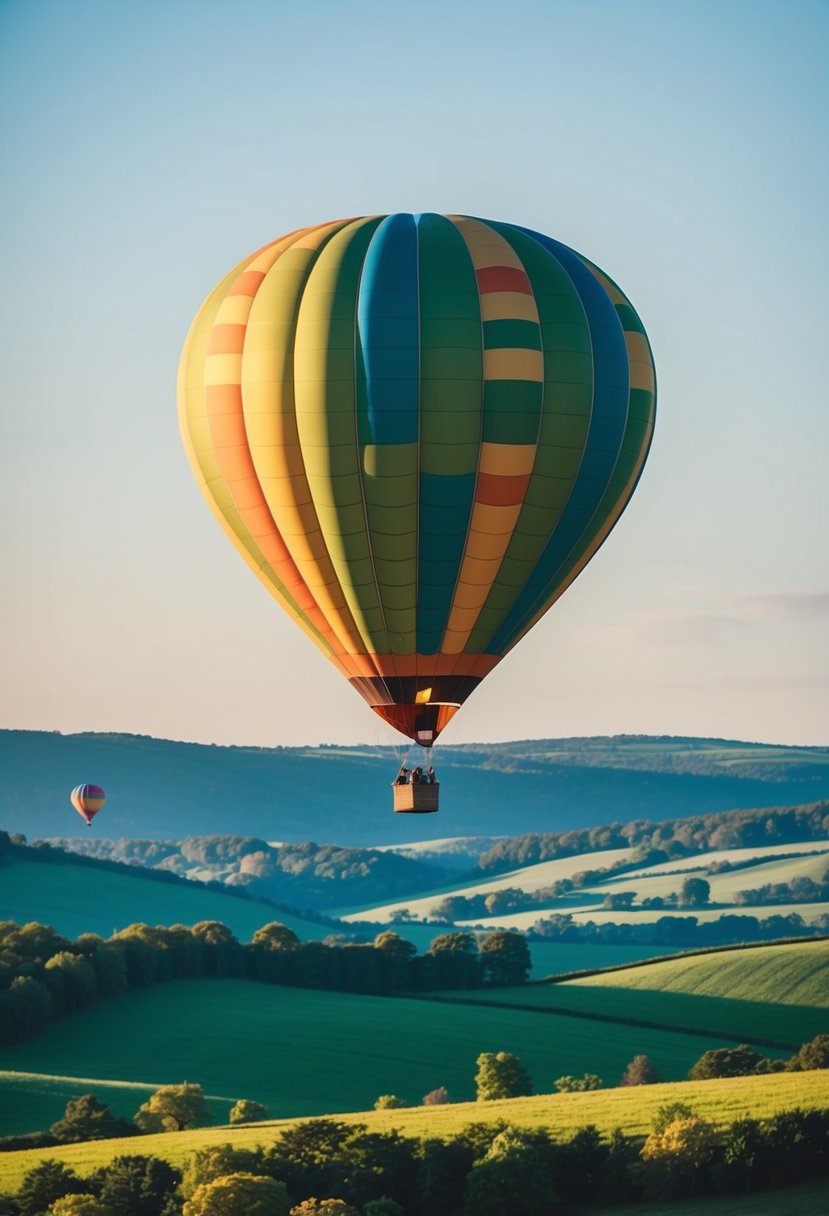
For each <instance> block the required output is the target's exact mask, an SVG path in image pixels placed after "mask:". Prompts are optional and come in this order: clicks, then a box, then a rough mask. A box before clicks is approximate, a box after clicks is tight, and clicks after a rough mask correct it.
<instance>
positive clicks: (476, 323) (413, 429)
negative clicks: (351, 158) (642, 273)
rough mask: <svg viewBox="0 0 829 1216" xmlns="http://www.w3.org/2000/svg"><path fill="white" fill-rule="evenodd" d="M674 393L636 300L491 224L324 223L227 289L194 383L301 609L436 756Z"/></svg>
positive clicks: (253, 263)
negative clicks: (661, 389) (657, 363)
mask: <svg viewBox="0 0 829 1216" xmlns="http://www.w3.org/2000/svg"><path fill="white" fill-rule="evenodd" d="M655 401H656V387H655V373H654V366H653V360H652V357H651V351H650V346H649V343H648V340H647V337H646V335H645V331H644V329H643V326H642V323H641V322H640V320H639V318H638V316H637V314H636V312H635V311H634V309H633V307H632V305H631V303H630V301H629V300H628V299H627V297H626V296H625V295H624V294H623V293H622V291H621V290H620V289H619V288H618V287H617V286H616V284H615V283H613V282H612V280H610V279H609V278H608V277H607V275H605V274H604V273H603V272H602V271H601V270H599V269H598V267H596V266H595V265H593V263H591V262H589V261H588V260H587V259H586V258H584V257H582V256H581V255H580V254H577V253H576V252H574V251H573V250H572V249H570V248H568V247H567V246H566V245H562V244H561V243H560V242H558V241H555V240H553V239H552V238H551V237H547V236H543V235H541V234H539V233H536V232H533V231H530V230H529V229H526V228H520V227H517V226H515V225H511V224H504V223H499V222H494V221H489V220H480V219H475V218H472V217H469V216H459V215H453V216H443V215H435V214H424V215H408V214H397V215H389V216H382V215H381V216H369V217H362V218H358V219H349V220H338V221H335V222H332V223H327V224H320V225H317V226H315V227H311V228H305V229H301V230H299V231H297V232H293V233H291V234H289V235H288V236H285V237H282V238H280V239H279V240H276V241H274V242H273V243H271V244H269V245H267V246H265V247H264V248H263V249H261V250H259V251H258V252H257V253H255V254H252V255H251V256H249V257H248V258H245V259H244V260H243V261H242V262H240V263H239V265H238V266H236V267H235V268H234V269H233V270H231V271H230V273H229V274H228V275H227V276H226V277H225V278H224V279H223V280H222V282H221V283H220V284H219V285H218V286H217V287H216V288H215V290H214V291H213V292H212V293H211V294H210V295H209V296H208V298H207V300H206V301H205V303H204V305H203V306H202V308H201V310H200V312H199V313H198V315H197V317H196V320H195V322H194V324H193V326H192V328H191V331H190V334H189V336H188V339H187V342H186V345H185V348H184V352H183V354H182V359H181V365H180V372H179V416H180V422H181V429H182V434H183V438H184V443H185V447H186V449H187V452H188V456H189V458H190V462H191V465H192V467H193V471H194V473H195V475H196V478H197V480H198V482H199V484H200V486H201V488H202V491H203V493H204V494H205V497H206V498H207V500H208V502H209V504H210V506H211V507H212V509H213V511H214V513H215V514H216V516H217V518H218V519H219V522H220V523H221V524H222V526H223V527H224V529H225V531H226V532H227V534H228V535H229V537H230V538H231V540H232V541H233V543H234V544H235V545H236V547H237V549H238V550H239V552H240V553H241V554H242V556H243V557H244V558H245V560H246V561H247V562H248V564H249V565H250V567H251V568H252V569H253V571H254V572H255V573H256V575H257V577H258V578H260V579H261V580H262V582H263V583H264V584H265V586H266V587H267V588H268V590H269V591H270V592H271V594H272V595H273V596H274V597H275V598H276V600H277V601H278V602H279V603H280V604H281V605H282V607H283V608H284V609H285V611H286V612H288V614H289V615H290V616H291V617H292V618H293V619H294V620H295V621H296V622H297V624H298V625H299V626H300V627H301V628H302V629H303V630H304V631H305V633H306V634H307V635H308V636H309V637H310V638H311V639H312V641H314V642H315V644H316V645H317V646H318V647H319V649H320V650H321V651H322V652H323V653H324V654H325V655H326V657H327V658H329V659H330V660H331V662H332V663H334V665H335V666H336V667H337V668H338V669H339V670H340V672H341V673H342V674H343V675H344V676H345V677H346V678H347V679H348V680H349V681H350V682H351V684H352V685H353V686H354V688H355V689H356V690H357V691H358V692H360V693H361V695H362V696H363V697H364V698H365V700H366V701H367V702H368V704H369V705H370V706H371V707H372V708H373V709H374V710H375V711H376V712H377V713H378V714H380V716H381V717H383V718H384V719H385V720H386V721H388V722H390V723H391V724H392V725H393V726H395V727H396V728H397V729H398V730H400V731H402V732H403V733H404V734H406V735H408V736H410V737H411V738H412V739H415V740H416V741H418V742H421V743H424V744H426V745H427V746H428V745H429V744H431V743H432V742H434V740H435V739H436V738H437V736H438V734H439V733H440V731H441V730H442V729H443V728H444V726H445V725H446V723H447V722H448V721H449V720H450V718H451V717H452V716H453V714H454V713H455V712H456V710H457V709H458V708H459V706H460V705H461V704H462V703H463V702H464V701H465V700H466V698H467V697H468V696H469V694H470V693H471V692H472V691H473V690H474V689H475V688H476V687H477V685H478V684H479V683H480V681H481V680H482V679H483V678H484V677H485V676H486V675H487V674H488V673H489V672H490V671H491V670H492V669H493V668H494V667H495V666H496V664H497V663H499V662H500V660H501V659H502V658H503V657H504V655H506V654H507V653H508V652H509V651H510V650H511V649H512V647H513V646H515V644H516V643H517V642H518V641H520V639H521V638H522V637H523V636H524V634H525V633H526V632H527V631H528V630H529V629H530V628H532V626H533V625H534V624H535V622H536V621H537V620H538V619H539V618H540V617H541V616H542V615H543V614H544V613H545V612H546V611H547V609H548V608H549V607H550V606H551V605H552V604H553V603H554V602H555V601H556V599H558V597H559V596H560V595H561V594H562V593H563V591H564V590H565V589H566V588H567V587H568V586H569V584H570V583H571V582H572V581H573V579H574V578H576V576H577V575H578V574H579V572H580V571H581V570H582V569H583V568H584V566H585V565H586V563H587V562H588V561H589V560H590V558H591V557H592V556H593V554H594V553H595V552H596V550H597V549H598V548H599V546H600V545H601V544H602V543H603V541H604V540H605V538H606V537H607V535H608V533H609V532H610V530H611V529H612V527H613V526H614V524H615V523H616V521H617V519H618V518H619V516H620V514H621V513H622V511H623V510H624V507H625V505H626V504H627V502H628V500H629V498H630V496H631V494H632V492H633V490H634V487H635V486H636V483H637V480H638V478H639V475H640V473H641V471H642V467H643V464H644V462H645V458H646V455H647V452H648V448H649V445H650V441H651V435H652V431H653V420H654V412H655Z"/></svg>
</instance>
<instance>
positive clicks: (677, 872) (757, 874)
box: [338, 840, 829, 929]
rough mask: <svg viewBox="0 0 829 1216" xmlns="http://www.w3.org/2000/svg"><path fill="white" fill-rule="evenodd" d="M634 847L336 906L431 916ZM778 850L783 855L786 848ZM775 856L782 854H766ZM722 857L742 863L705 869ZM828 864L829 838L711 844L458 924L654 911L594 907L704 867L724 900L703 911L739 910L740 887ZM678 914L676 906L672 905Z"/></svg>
mask: <svg viewBox="0 0 829 1216" xmlns="http://www.w3.org/2000/svg"><path fill="white" fill-rule="evenodd" d="M632 852H633V849H605V850H603V851H601V852H596V853H580V854H578V855H577V856H574V857H562V858H557V859H556V860H554V861H543V862H539V863H538V864H536V865H531V866H523V867H521V868H520V869H515V870H510V871H508V872H506V873H504V874H498V875H497V876H496V877H493V878H484V879H482V880H481V881H479V882H471V883H470V882H469V879H468V878H467V879H466V880H459V881H458V882H456V883H454V884H453V885H450V886H446V887H441V888H439V889H436V890H434V891H430V892H429V893H428V894H425V895H422V896H412V897H406V898H401V899H399V900H397V901H395V902H394V903H386V904H380V905H375V906H370V905H367V906H365V907H362V908H344V909H340V910H339V911H338V915H341V916H342V918H343V920H345V921H348V922H352V923H353V922H359V921H360V920H361V919H363V918H368V917H370V918H371V921H372V923H376V924H386V923H388V922H389V921H390V920H391V919H392V918H393V917H394V916H395V915H396V914H397V913H398V912H399V911H400V909H401V908H406V909H408V911H409V912H410V913H411V915H412V916H415V917H419V918H423V917H428V916H429V915H430V913H431V910H432V908H433V907H434V905H435V904H437V903H439V902H440V900H441V899H442V898H443V897H444V896H446V895H463V896H467V897H470V896H473V895H487V894H489V893H490V892H492V891H498V890H502V889H503V888H505V887H517V888H519V889H520V890H522V891H527V892H533V891H537V890H539V889H540V888H542V887H546V886H549V885H550V884H551V883H553V882H556V881H558V880H559V879H563V878H569V877H571V876H572V875H573V874H576V873H578V872H579V871H580V870H595V869H602V868H604V867H606V866H611V865H615V864H617V863H618V862H620V861H624V860H625V859H626V858H627V857H629V856H630V854H631V853H632ZM781 854H782V855H783V856H781ZM769 858H776V859H777V860H769ZM718 861H729V862H731V863H733V864H739V865H740V869H738V870H735V871H729V872H726V873H724V874H715V875H710V876H708V875H707V868H708V866H710V865H712V864H713V863H714V862H718ZM827 869H829V840H819V841H807V842H804V843H799V844H784V845H770V846H768V847H761V846H757V847H754V848H744V849H720V850H717V851H714V852H709V853H702V854H699V855H698V856H695V857H683V858H679V859H677V860H676V861H673V862H660V863H657V864H656V865H653V866H643V867H641V868H639V869H636V870H632V871H630V872H629V873H627V874H623V875H621V876H620V877H618V878H611V879H608V880H607V881H605V882H601V883H598V884H594V885H593V886H590V887H586V888H584V889H583V890H580V891H578V892H575V893H574V894H573V896H572V897H566V898H564V899H559V900H553V901H551V902H550V904H549V906H545V907H538V908H530V909H528V910H526V911H523V912H515V913H507V914H502V915H500V916H495V917H488V918H478V919H477V920H475V919H472V920H462V921H459V922H458V924H460V925H472V924H481V925H484V926H486V927H487V928H499V927H505V928H516V929H527V928H529V926H530V925H532V924H533V923H534V922H535V921H536V920H538V919H539V917H541V916H543V915H544V912H545V910H546V911H556V912H572V913H573V915H574V916H575V917H576V919H585V918H588V917H589V918H590V919H593V920H597V921H600V920H601V919H605V920H615V921H617V922H621V921H625V920H636V919H643V918H644V919H656V918H657V917H659V916H661V915H664V912H662V911H656V910H649V911H648V912H647V913H644V912H637V911H636V910H635V909H634V911H633V912H632V913H629V912H628V911H627V910H615V911H613V912H607V913H604V912H600V911H598V910H597V909H598V908H599V906H600V905H601V903H602V900H603V899H604V897H605V895H608V894H612V893H614V892H618V891H631V890H632V891H636V903H637V904H638V903H639V902H641V900H642V899H644V898H646V897H653V896H656V895H658V896H662V897H664V896H666V895H670V894H672V893H673V892H675V891H677V890H679V888H680V887H681V886H682V883H683V881H684V879H685V878H687V877H689V876H691V875H702V876H705V877H706V878H707V881H708V882H709V883H710V886H711V902H712V903H713V904H717V905H722V907H719V906H718V907H717V908H716V909H710V910H708V911H704V912H703V914H702V919H706V918H708V919H710V918H712V917H716V916H719V915H721V912H722V911H723V909H724V908H728V909H729V910H734V909H733V907H732V905H733V902H734V898H735V894H736V892H737V891H742V890H744V889H746V888H749V887H758V886H762V885H763V884H764V883H768V882H789V881H791V880H792V879H793V878H796V877H800V876H803V877H808V878H812V879H814V880H816V881H817V880H818V879H820V878H822V877H823V875H824V874H825V873H826V871H827ZM826 906H827V905H820V906H817V907H815V906H814V905H797V908H798V909H799V910H800V911H801V914H802V915H805V912H804V909H805V910H806V912H808V913H809V914H812V913H813V912H815V911H818V912H820V911H824V910H825V907H826ZM739 910H740V911H744V912H745V913H746V914H747V915H753V916H758V917H760V918H762V917H764V916H769V915H772V914H774V913H775V912H777V911H779V910H780V909H778V908H775V907H773V906H771V905H768V906H763V907H759V908H758V907H751V908H748V907H747V908H740V909H739ZM669 911H671V912H672V914H673V910H669Z"/></svg>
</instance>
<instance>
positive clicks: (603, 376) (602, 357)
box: [486, 225, 630, 655]
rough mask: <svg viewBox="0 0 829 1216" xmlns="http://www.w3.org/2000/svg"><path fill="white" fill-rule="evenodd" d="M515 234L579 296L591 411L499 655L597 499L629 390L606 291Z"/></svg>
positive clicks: (556, 574)
mask: <svg viewBox="0 0 829 1216" xmlns="http://www.w3.org/2000/svg"><path fill="white" fill-rule="evenodd" d="M516 227H518V226H517V225H516ZM519 231H520V232H525V233H526V234H527V235H528V236H531V237H532V238H533V239H534V240H536V241H538V243H539V244H540V245H541V246H542V247H543V248H544V249H546V250H547V251H548V253H550V254H552V256H553V257H554V258H555V259H556V260H557V261H558V262H559V264H560V265H561V266H562V267H563V268H564V270H565V271H566V272H567V273H568V274H569V276H570V278H571V280H572V282H573V285H574V286H575V288H576V291H577V292H578V293H579V296H580V297H581V302H582V306H583V308H584V311H585V314H586V316H587V323H588V326H589V329H590V339H591V342H592V345H593V365H594V385H593V412H592V414H591V417H590V429H589V431H588V435H587V443H586V446H585V450H584V455H583V457H582V462H581V467H580V469H579V472H578V476H577V477H576V481H575V484H574V486H573V490H572V493H571V495H570V498H569V500H568V503H567V506H566V507H565V509H564V512H563V513H562V516H561V519H560V520H559V523H558V526H557V527H556V530H555V532H554V533H553V535H552V536H551V537H550V540H549V541H548V542H547V545H546V547H545V549H544V552H543V553H542V554H541V557H540V558H539V560H538V562H537V564H536V566H535V569H534V570H533V572H532V574H531V575H530V577H529V579H528V580H527V582H526V583H525V585H524V587H523V589H522V591H521V592H520V594H519V595H518V597H517V599H516V601H515V603H514V604H513V606H512V608H511V609H510V611H509V612H508V614H507V616H506V617H505V618H504V620H503V621H502V622H501V625H500V626H499V628H498V630H497V631H496V633H495V634H494V636H493V638H492V640H491V642H490V643H489V645H488V646H487V648H486V649H487V653H488V654H499V655H500V654H503V653H504V652H505V651H507V650H508V649H509V648H510V646H512V645H514V643H515V642H516V640H517V639H518V637H519V635H520V634H521V633H522V631H523V630H524V629H525V628H526V626H527V625H528V624H529V622H530V621H531V620H532V618H533V616H535V614H536V612H538V611H539V609H540V608H542V607H543V605H544V603H545V602H546V601H547V600H548V599H549V597H550V596H551V595H552V594H553V592H554V591H555V588H556V583H557V581H558V580H559V579H560V577H561V574H562V567H564V566H565V564H566V563H567V560H568V558H569V557H570V555H571V554H572V552H573V549H574V548H575V546H576V545H577V544H578V542H579V539H580V538H581V536H582V535H583V533H584V530H585V528H586V527H587V526H588V524H589V523H590V521H591V519H592V518H593V515H594V514H595V512H596V509H597V507H598V506H599V503H600V502H601V500H602V497H603V495H604V493H605V490H606V489H607V486H608V482H609V481H610V478H611V476H612V474H613V469H614V466H615V464H616V461H617V459H618V456H619V450H620V448H621V444H622V438H623V436H624V432H625V424H626V422H627V411H628V398H629V386H630V369H629V366H628V356H627V346H626V344H625V335H624V331H623V329H622V326H621V323H620V321H619V317H618V315H617V313H616V309H615V307H614V305H613V301H612V300H611V299H610V297H609V296H608V294H607V292H606V291H605V290H604V288H603V287H602V286H601V284H600V283H599V282H598V280H597V279H596V278H595V277H594V275H593V274H592V273H591V272H590V271H589V270H588V269H587V267H586V266H585V265H584V263H583V262H582V260H581V258H580V257H579V256H578V254H577V253H575V252H574V251H573V250H572V249H569V248H568V247H567V246H566V245H562V244H561V243H560V242H559V241H554V240H553V239H552V237H548V236H543V235H542V234H541V233H539V232H533V231H532V229H530V228H519ZM546 391H547V389H546V388H545V392H546Z"/></svg>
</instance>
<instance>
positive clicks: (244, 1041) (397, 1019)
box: [0, 980, 785, 1135]
mask: <svg viewBox="0 0 829 1216" xmlns="http://www.w3.org/2000/svg"><path fill="white" fill-rule="evenodd" d="M595 1007H596V1006H595V1001H594V1008H595ZM734 1041H739V1035H735V1039H734ZM723 1043H724V1039H723V1037H722V1036H721V1035H717V1036H711V1035H705V1034H699V1035H696V1034H682V1033H678V1032H675V1031H674V1030H672V1029H669V1028H664V1029H647V1030H644V1029H642V1028H641V1027H635V1026H626V1025H623V1024H619V1023H612V1022H602V1023H601V1024H598V1023H597V1022H595V1021H590V1020H587V1019H585V1018H581V1017H568V1016H566V1015H565V1016H556V1017H545V1016H539V1014H538V1013H537V1012H533V1011H532V1010H531V1009H526V1010H513V1009H508V1008H504V1007H499V1006H497V1005H493V1006H491V1007H489V1006H470V1005H460V1004H442V1003H438V1002H434V1001H428V1000H417V999H414V998H389V997H367V996H352V995H347V994H343V993H334V992H319V991H310V990H301V989H292V988H276V987H268V986H266V985H263V984H256V983H253V982H250V981H245V980H183V981H179V982H177V983H172V984H166V985H160V986H158V987H154V988H150V989H144V990H139V991H134V992H132V993H129V994H127V995H125V996H123V997H119V998H118V999H117V1000H114V1001H110V1002H108V1003H107V1004H104V1005H99V1006H96V1007H94V1008H92V1009H89V1010H87V1011H86V1012H85V1013H84V1014H83V1016H82V1017H75V1018H68V1019H66V1020H64V1021H62V1022H58V1023H56V1024H55V1025H54V1026H52V1027H51V1028H50V1029H49V1030H48V1031H46V1032H45V1033H44V1034H42V1035H40V1036H39V1037H38V1038H37V1039H34V1040H31V1041H29V1042H27V1043H22V1044H19V1045H17V1046H15V1047H10V1048H7V1049H6V1050H4V1051H3V1052H2V1053H0V1068H2V1069H4V1070H6V1071H7V1072H14V1073H20V1072H24V1073H36V1074H41V1075H42V1074H46V1075H47V1076H49V1077H69V1078H72V1077H84V1078H91V1079H92V1080H90V1084H89V1085H88V1086H87V1089H92V1090H93V1091H94V1079H97V1078H102V1079H104V1080H108V1081H115V1082H122V1081H127V1082H137V1083H141V1084H153V1083H156V1084H161V1083H168V1082H178V1081H183V1080H188V1081H198V1082H199V1083H200V1084H201V1085H203V1086H204V1088H205V1090H206V1091H207V1092H208V1093H210V1094H215V1095H223V1096H224V1097H225V1098H226V1100H227V1102H228V1103H231V1102H232V1101H234V1100H235V1099H237V1098H253V1099H255V1100H256V1101H259V1102H263V1103H264V1104H265V1106H267V1108H268V1110H269V1112H270V1113H271V1114H272V1115H274V1116H295V1115H312V1114H321V1113H323V1112H332V1111H348V1110H363V1109H366V1108H367V1107H370V1106H371V1105H372V1104H373V1102H374V1100H375V1098H376V1097H377V1096H378V1095H379V1094H384V1093H396V1094H399V1095H400V1096H401V1097H402V1098H405V1099H406V1100H407V1101H409V1102H419V1101H420V1099H421V1097H422V1096H423V1094H425V1093H427V1092H428V1091H429V1090H431V1089H435V1088H436V1087H437V1086H439V1085H445V1086H446V1087H447V1089H448V1090H449V1093H450V1094H451V1095H452V1097H453V1098H454V1099H456V1100H465V1099H470V1098H472V1097H474V1093H475V1087H474V1074H475V1061H476V1058H477V1056H478V1054H479V1053H480V1052H482V1051H511V1052H514V1053H515V1054H516V1055H518V1056H520V1058H521V1060H522V1061H523V1063H524V1065H525V1067H526V1068H527V1069H528V1071H529V1073H530V1076H531V1077H532V1079H533V1082H534V1085H535V1087H536V1088H537V1089H538V1090H541V1091H543V1090H548V1091H550V1090H552V1089H553V1081H554V1080H555V1078H556V1077H559V1076H561V1075H562V1074H563V1073H574V1074H576V1075H581V1074H582V1073H584V1072H594V1073H598V1075H599V1076H601V1077H603V1078H604V1079H605V1081H606V1082H607V1083H608V1084H615V1083H616V1081H617V1080H618V1078H619V1077H620V1076H621V1074H622V1071H623V1070H624V1067H625V1065H626V1064H627V1063H628V1062H629V1061H630V1060H631V1059H632V1058H633V1056H634V1055H636V1054H638V1053H640V1052H647V1054H648V1055H650V1056H651V1057H652V1059H653V1060H654V1063H655V1064H656V1066H657V1068H659V1070H660V1072H661V1073H662V1075H663V1076H664V1077H665V1078H667V1079H675V1080H679V1079H680V1078H683V1077H684V1076H685V1075H686V1073H687V1071H688V1069H689V1068H690V1066H691V1065H692V1064H693V1063H694V1061H695V1060H696V1059H698V1057H699V1056H700V1055H701V1053H702V1052H703V1051H705V1050H707V1049H708V1048H710V1047H717V1046H722V1045H723ZM784 1054H785V1053H784ZM6 1084H14V1086H15V1099H16V1100H15V1103H14V1105H12V1104H11V1103H10V1102H9V1101H5V1100H2V1095H3V1085H2V1083H0V1134H5V1135H11V1134H15V1133H20V1132H25V1131H32V1130H36V1129H37V1128H39V1127H40V1128H42V1127H43V1126H44V1125H45V1123H46V1121H47V1119H48V1122H52V1121H53V1120H54V1119H57V1118H58V1117H59V1116H60V1115H61V1114H62V1111H63V1106H64V1105H65V1102H66V1100H67V1098H68V1097H69V1096H72V1094H70V1093H68V1092H66V1094H64V1092H62V1091H61V1088H60V1085H56V1086H54V1087H49V1090H48V1094H47V1096H49V1097H50V1099H51V1097H53V1098H54V1106H53V1107H51V1108H50V1115H51V1117H49V1116H48V1115H47V1114H46V1108H45V1106H44V1092H43V1091H40V1092H39V1094H38V1096H37V1097H36V1099H35V1098H33V1099H32V1104H31V1106H30V1105H29V1099H28V1098H27V1093H28V1092H29V1088H28V1087H27V1086H25V1085H24V1086H23V1089H22V1092H21V1086H20V1081H19V1078H9V1077H6ZM35 1088H36V1087H35ZM111 1105H112V1106H113V1109H114V1110H115V1111H116V1113H118V1114H122V1115H125V1116H126V1115H131V1114H133V1113H134V1111H135V1110H136V1109H137V1106H138V1105H139V1103H137V1102H135V1101H134V1098H133V1096H132V1095H131V1094H130V1095H129V1100H128V1102H127V1103H126V1105H125V1104H124V1102H123V1100H122V1096H121V1095H120V1094H119V1095H118V1096H117V1098H116V1094H115V1091H113V1095H112V1103H111Z"/></svg>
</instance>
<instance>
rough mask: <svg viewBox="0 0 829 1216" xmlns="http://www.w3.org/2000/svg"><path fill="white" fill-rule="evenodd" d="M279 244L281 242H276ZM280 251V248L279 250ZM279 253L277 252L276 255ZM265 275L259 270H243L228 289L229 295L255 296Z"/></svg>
mask: <svg viewBox="0 0 829 1216" xmlns="http://www.w3.org/2000/svg"><path fill="white" fill-rule="evenodd" d="M277 244H281V242H277ZM279 252H280V253H281V252H282V250H280V251H279ZM278 256H279V254H277V257H278ZM264 277H265V275H264V274H263V273H262V271H260V270H244V271H242V273H241V274H240V275H239V277H238V279H235V280H234V282H233V283H232V285H231V287H230V288H229V290H228V293H227V294H228V295H229V296H255V295H256V293H257V291H258V290H259V286H260V284H261V282H262V280H263V279H264Z"/></svg>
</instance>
